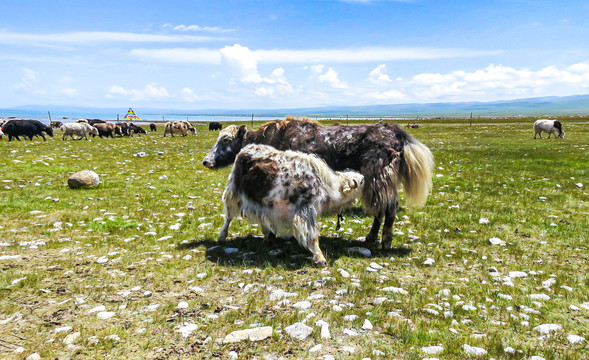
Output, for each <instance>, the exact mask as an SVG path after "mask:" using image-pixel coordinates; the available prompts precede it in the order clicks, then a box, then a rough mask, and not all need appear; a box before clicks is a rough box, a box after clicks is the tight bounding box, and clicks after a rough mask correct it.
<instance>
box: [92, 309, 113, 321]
mask: <svg viewBox="0 0 589 360" xmlns="http://www.w3.org/2000/svg"><path fill="white" fill-rule="evenodd" d="M113 316H115V312H114V311H101V312H99V313H98V314H96V317H97V318H98V319H100V320H107V319H110V318H111V317H113Z"/></svg>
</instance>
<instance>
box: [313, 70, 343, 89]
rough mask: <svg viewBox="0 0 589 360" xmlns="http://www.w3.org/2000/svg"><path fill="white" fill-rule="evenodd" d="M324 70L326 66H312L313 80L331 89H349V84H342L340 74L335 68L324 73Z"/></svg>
mask: <svg viewBox="0 0 589 360" xmlns="http://www.w3.org/2000/svg"><path fill="white" fill-rule="evenodd" d="M324 69H325V66H324V65H313V66H311V68H310V70H311V79H314V80H316V81H317V82H318V83H320V84H325V85H327V86H328V87H329V88H333V89H346V88H347V87H348V84H346V83H345V82H342V81H341V80H340V79H339V73H338V72H337V71H335V70H334V69H333V68H329V69H327V71H325V72H323V70H324Z"/></svg>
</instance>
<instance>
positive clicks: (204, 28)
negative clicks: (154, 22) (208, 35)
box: [167, 24, 233, 33]
mask: <svg viewBox="0 0 589 360" xmlns="http://www.w3.org/2000/svg"><path fill="white" fill-rule="evenodd" d="M167 25H169V24H167ZM172 29H173V30H175V31H182V32H186V31H206V32H212V33H226V32H231V31H233V30H231V29H223V28H220V27H218V26H199V25H176V26H173V27H172Z"/></svg>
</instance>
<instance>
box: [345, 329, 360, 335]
mask: <svg viewBox="0 0 589 360" xmlns="http://www.w3.org/2000/svg"><path fill="white" fill-rule="evenodd" d="M343 333H344V335H348V336H358V333H357V332H356V331H354V330H350V329H344V331H343Z"/></svg>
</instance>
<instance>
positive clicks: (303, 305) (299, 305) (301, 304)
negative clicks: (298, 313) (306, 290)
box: [292, 300, 312, 310]
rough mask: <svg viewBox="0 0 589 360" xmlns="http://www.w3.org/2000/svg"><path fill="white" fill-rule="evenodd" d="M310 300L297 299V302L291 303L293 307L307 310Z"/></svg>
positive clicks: (309, 306)
mask: <svg viewBox="0 0 589 360" xmlns="http://www.w3.org/2000/svg"><path fill="white" fill-rule="evenodd" d="M311 305H312V304H311V302H310V301H307V300H303V301H299V302H297V303H294V304H293V305H292V307H293V308H295V309H299V310H307V309H310V308H311Z"/></svg>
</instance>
